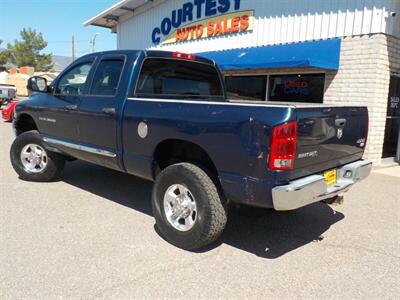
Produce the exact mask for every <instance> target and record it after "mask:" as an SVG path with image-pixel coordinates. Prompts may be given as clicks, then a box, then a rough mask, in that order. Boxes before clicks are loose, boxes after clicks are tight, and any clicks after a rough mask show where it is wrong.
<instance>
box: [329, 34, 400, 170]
mask: <svg viewBox="0 0 400 300" xmlns="http://www.w3.org/2000/svg"><path fill="white" fill-rule="evenodd" d="M399 71H400V39H398V38H395V37H390V36H386V35H384V34H376V35H364V36H356V37H346V38H343V40H342V49H341V55H340V67H339V70H338V72H337V73H336V72H327V73H326V83H325V95H324V103H327V104H340V103H343V104H346V105H348V104H354V105H367V106H368V110H369V117H370V122H369V135H368V142H367V149H366V152H365V157H366V158H368V159H372V160H373V161H374V162H375V163H378V164H379V163H380V161H381V157H382V146H383V140H384V133H385V123H386V109H387V101H388V92H389V80H390V75H391V73H393V72H397V73H399Z"/></svg>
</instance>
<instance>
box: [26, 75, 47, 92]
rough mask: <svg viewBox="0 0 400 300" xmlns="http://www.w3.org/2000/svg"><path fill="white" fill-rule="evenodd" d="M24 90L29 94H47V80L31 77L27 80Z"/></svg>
mask: <svg viewBox="0 0 400 300" xmlns="http://www.w3.org/2000/svg"><path fill="white" fill-rule="evenodd" d="M26 88H27V89H28V90H29V91H31V92H39V93H47V92H48V87H47V79H46V78H44V77H40V76H33V77H31V78H29V79H28V84H27V86H26Z"/></svg>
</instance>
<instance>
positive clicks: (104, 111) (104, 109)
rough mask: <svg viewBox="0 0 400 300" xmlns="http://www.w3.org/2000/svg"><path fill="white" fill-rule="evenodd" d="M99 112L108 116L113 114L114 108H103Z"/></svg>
mask: <svg viewBox="0 0 400 300" xmlns="http://www.w3.org/2000/svg"><path fill="white" fill-rule="evenodd" d="M101 111H102V112H103V113H106V114H109V115H113V114H115V108H114V107H104V108H103V109H102V110H101Z"/></svg>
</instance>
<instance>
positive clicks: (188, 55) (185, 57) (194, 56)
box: [172, 52, 196, 60]
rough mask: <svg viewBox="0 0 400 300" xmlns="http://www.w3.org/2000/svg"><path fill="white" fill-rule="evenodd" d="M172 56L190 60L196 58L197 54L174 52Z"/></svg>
mask: <svg viewBox="0 0 400 300" xmlns="http://www.w3.org/2000/svg"><path fill="white" fill-rule="evenodd" d="M172 57H173V58H181V59H188V60H196V55H194V54H189V53H181V52H172Z"/></svg>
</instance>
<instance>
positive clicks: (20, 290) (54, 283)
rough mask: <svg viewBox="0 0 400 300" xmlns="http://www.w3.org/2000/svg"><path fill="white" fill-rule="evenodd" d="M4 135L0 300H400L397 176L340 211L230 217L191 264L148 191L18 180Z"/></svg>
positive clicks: (99, 179) (110, 183) (103, 173)
mask: <svg viewBox="0 0 400 300" xmlns="http://www.w3.org/2000/svg"><path fill="white" fill-rule="evenodd" d="M12 139H13V134H12V130H11V124H7V123H0V298H1V299H17V298H26V299H56V298H67V299H91V298H105V299H127V298H186V299H189V298H190V299H194V298H228V297H229V298H232V299H243V298H263V299H268V298H270V299H278V298H279V299H282V298H285V299H291V298H307V299H309V298H324V299H325V298H333V299H343V298H345V299H355V298H359V299H361V298H363V299H365V298H370V299H395V298H397V299H399V295H400V287H399V286H400V243H399V241H400V239H399V235H400V167H395V169H393V170H392V171H391V172H386V173H382V172H381V173H379V172H374V173H372V174H371V176H370V177H369V178H368V179H366V180H365V181H363V182H361V183H360V184H358V185H357V186H355V187H354V188H353V189H352V190H351V191H350V192H349V193H347V194H346V197H345V201H344V204H343V205H341V206H327V205H324V204H320V203H317V204H314V205H310V206H307V207H304V208H302V209H299V210H296V211H291V212H274V211H272V210H263V209H254V208H244V209H234V210H232V211H231V212H230V216H229V218H230V219H229V222H228V226H227V228H226V231H225V233H224V235H223V236H222V238H221V239H220V241H219V242H218V243H216V244H214V245H212V246H211V247H209V248H208V249H205V250H203V251H200V252H197V253H193V252H187V251H183V250H180V249H177V248H175V247H173V246H171V245H170V244H168V243H167V242H165V241H164V240H163V239H162V238H161V237H160V236H159V235H158V234H157V231H156V230H155V227H154V220H153V217H152V214H151V206H150V193H151V186H152V184H151V183H150V182H147V181H144V180H141V179H138V178H135V177H132V176H128V175H124V174H122V173H118V172H115V171H112V170H107V169H105V168H102V167H98V166H94V165H91V164H87V163H84V162H79V161H78V162H72V163H68V164H67V166H66V168H65V171H64V174H63V178H62V180H61V181H59V182H54V183H31V182H24V181H21V180H19V179H18V178H17V176H16V174H15V173H14V171H13V170H12V167H11V165H10V162H9V147H10V144H11V142H12Z"/></svg>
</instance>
